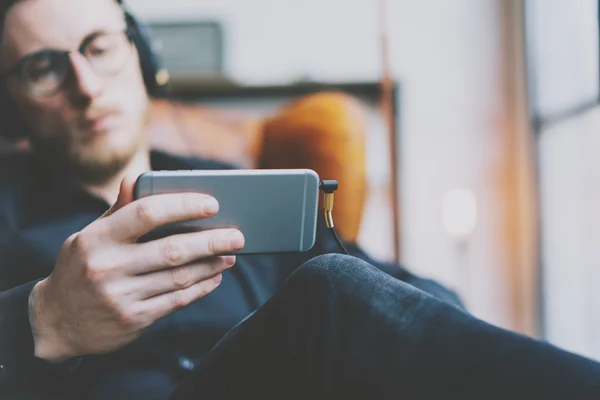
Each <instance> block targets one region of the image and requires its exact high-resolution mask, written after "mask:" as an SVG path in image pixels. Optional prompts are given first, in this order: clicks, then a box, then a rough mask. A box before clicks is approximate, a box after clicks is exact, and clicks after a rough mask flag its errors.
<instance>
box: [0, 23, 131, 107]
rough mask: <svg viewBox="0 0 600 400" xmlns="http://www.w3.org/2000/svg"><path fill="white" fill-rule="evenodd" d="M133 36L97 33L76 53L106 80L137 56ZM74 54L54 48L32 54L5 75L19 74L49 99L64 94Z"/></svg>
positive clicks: (37, 93)
mask: <svg viewBox="0 0 600 400" xmlns="http://www.w3.org/2000/svg"><path fill="white" fill-rule="evenodd" d="M133 47H134V46H133V37H132V35H131V34H130V32H129V31H128V30H125V31H121V32H113V33H96V34H93V35H91V36H89V37H87V38H86V39H84V41H83V42H82V43H81V45H80V46H79V48H78V49H77V50H75V51H78V52H79V53H81V54H82V55H83V56H84V57H85V58H86V59H87V61H88V63H89V65H90V67H91V69H92V71H94V73H95V74H96V75H98V76H99V77H102V78H108V77H111V76H114V75H116V74H117V73H118V72H119V71H121V69H122V68H123V67H124V66H125V64H126V63H127V60H128V59H129V57H130V56H131V55H132V53H133ZM72 52H73V51H61V50H54V49H46V50H41V51H39V52H36V53H33V54H29V55H27V56H25V57H23V58H22V59H21V60H19V61H18V62H17V63H16V64H15V65H14V66H12V67H11V68H9V69H8V70H7V71H5V72H4V73H3V75H11V74H16V75H17V76H18V77H19V80H20V81H21V83H22V84H23V86H24V87H25V88H26V90H27V91H28V92H29V93H31V94H32V95H33V96H36V97H49V96H52V95H54V94H56V93H58V92H59V91H61V90H62V89H63V87H64V85H65V83H66V82H67V81H68V79H69V77H71V76H72V73H73V65H72V63H71V60H70V58H69V55H70V54H71V53H72Z"/></svg>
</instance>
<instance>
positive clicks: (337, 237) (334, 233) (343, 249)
mask: <svg viewBox="0 0 600 400" xmlns="http://www.w3.org/2000/svg"><path fill="white" fill-rule="evenodd" d="M327 229H328V230H330V231H331V233H333V237H334V238H335V241H336V242H337V244H338V246H340V248H341V249H342V251H343V252H344V253H345V254H347V255H350V253H348V250H346V248H345V247H344V244H343V243H342V240H341V239H340V237H339V236H338V234H337V232H336V231H335V228H334V227H331V228H327Z"/></svg>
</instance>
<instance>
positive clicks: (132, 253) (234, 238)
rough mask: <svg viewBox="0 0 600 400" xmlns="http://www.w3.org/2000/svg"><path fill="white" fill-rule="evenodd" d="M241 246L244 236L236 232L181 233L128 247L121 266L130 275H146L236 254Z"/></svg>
mask: <svg viewBox="0 0 600 400" xmlns="http://www.w3.org/2000/svg"><path fill="white" fill-rule="evenodd" d="M243 247H244V236H243V235H242V233H241V232H240V231H238V230H237V229H215V230H208V231H202V232H193V233H184V234H180V235H171V236H168V237H166V238H163V239H158V240H154V241H151V242H147V243H140V244H135V245H132V246H130V248H129V249H128V250H127V255H126V257H127V262H126V263H125V265H127V266H128V267H127V272H128V273H129V274H130V275H139V274H146V273H150V272H153V271H158V270H162V269H165V268H171V267H179V266H182V265H186V264H189V263H192V262H194V261H196V260H200V259H205V258H211V257H214V256H218V255H223V254H232V253H236V252H238V251H240V250H241V249H242V248H243Z"/></svg>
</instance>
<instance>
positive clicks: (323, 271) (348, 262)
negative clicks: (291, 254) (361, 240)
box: [291, 254, 380, 293]
mask: <svg viewBox="0 0 600 400" xmlns="http://www.w3.org/2000/svg"><path fill="white" fill-rule="evenodd" d="M379 272H380V271H379V270H377V269H376V268H375V267H373V266H372V265H371V264H369V263H367V262H365V261H363V260H361V259H359V258H356V257H352V256H347V255H344V254H326V255H321V256H318V257H315V258H313V259H311V260H309V261H307V262H306V263H304V264H303V265H302V266H301V267H300V268H298V270H296V272H295V273H294V274H293V275H292V277H291V280H293V281H295V282H296V283H297V284H300V285H305V286H307V290H310V291H311V292H313V293H314V292H315V291H317V290H319V289H331V288H334V287H335V288H338V289H339V288H342V287H348V286H353V284H354V283H359V282H363V283H364V281H365V280H370V279H371V278H372V276H373V274H378V273H379Z"/></svg>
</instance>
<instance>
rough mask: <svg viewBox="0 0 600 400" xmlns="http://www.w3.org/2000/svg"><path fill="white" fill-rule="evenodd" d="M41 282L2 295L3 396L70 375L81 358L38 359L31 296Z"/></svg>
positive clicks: (0, 379)
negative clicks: (65, 360) (55, 362)
mask: <svg viewBox="0 0 600 400" xmlns="http://www.w3.org/2000/svg"><path fill="white" fill-rule="evenodd" d="M37 282H38V281H33V282H29V283H26V284H24V285H21V286H18V287H15V288H12V289H9V290H6V291H4V292H0V397H2V396H4V395H6V394H8V393H11V392H13V391H17V390H19V389H21V388H26V387H28V385H31V384H36V383H39V382H41V381H44V380H47V379H52V378H53V377H57V376H60V375H64V374H68V373H70V372H72V371H73V370H75V368H76V367H77V366H78V365H79V362H80V361H81V359H79V358H78V359H72V360H69V361H67V362H65V363H62V364H52V363H49V362H47V361H44V360H42V359H39V358H37V357H35V355H34V345H33V334H32V332H31V324H30V323H29V295H30V293H31V291H32V290H33V287H34V286H35V284H36V283H37Z"/></svg>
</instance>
